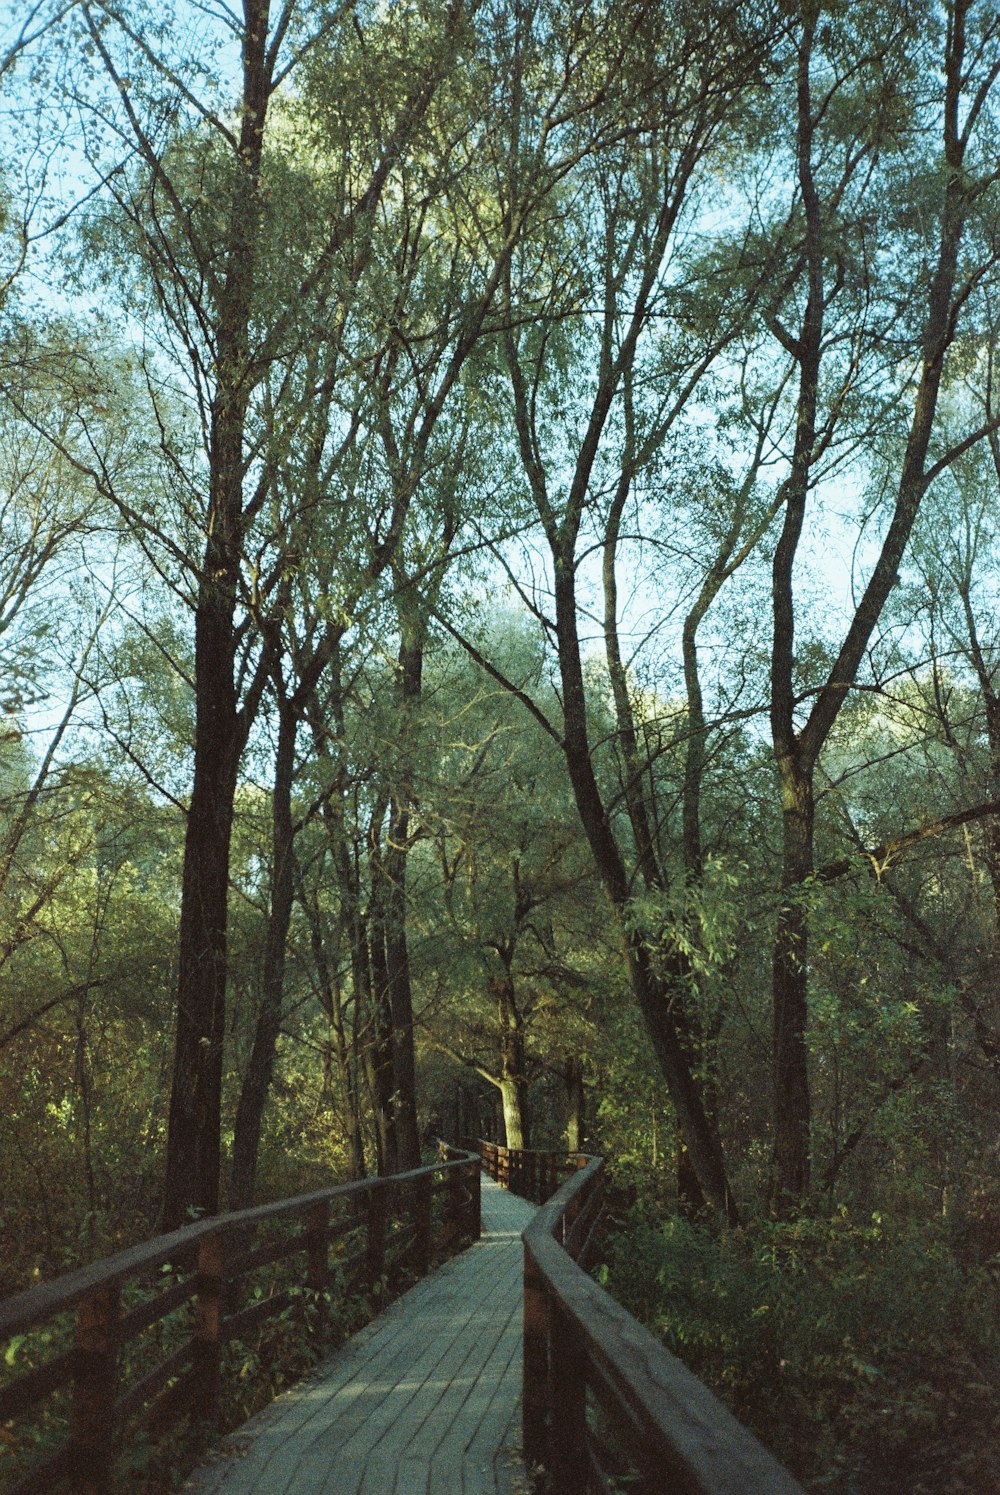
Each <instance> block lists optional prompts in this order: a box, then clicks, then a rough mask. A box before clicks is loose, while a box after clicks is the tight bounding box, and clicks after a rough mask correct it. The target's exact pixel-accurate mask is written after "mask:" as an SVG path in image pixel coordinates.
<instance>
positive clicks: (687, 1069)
mask: <svg viewBox="0 0 1000 1495" xmlns="http://www.w3.org/2000/svg"><path fill="white" fill-rule="evenodd" d="M555 595H556V632H557V638H558V644H559V666H560V675H561V679H562V686H563V723H564V728H565V735H564V752H565V756H566V765H567V768H568V771H569V778H570V783H571V785H572V789H573V795H574V798H575V800H576V805H577V810H578V812H579V815H580V821H581V824H582V826H583V829H584V833H585V835H586V837H587V841H588V843H589V845H590V849H591V853H592V854H593V857H594V861H595V864H596V866H597V871H598V875H599V876H600V878H601V881H602V883H603V886H604V890H605V893H606V895H607V898H608V902H609V904H610V906H611V911H612V916H613V918H614V921H615V924H616V926H617V929H618V933H619V938H620V940H621V945H622V952H623V954H624V956H625V961H626V968H627V971H628V977H629V984H630V986H631V989H632V992H633V995H634V996H635V999H636V1002H637V1004H638V1007H639V1011H640V1012H641V1013H642V1017H643V1021H644V1023H645V1025H646V1031H647V1033H648V1034H649V1038H650V1041H651V1043H652V1046H653V1052H654V1054H655V1056H656V1060H657V1063H658V1065H659V1067H660V1071H661V1073H662V1074H663V1077H664V1079H665V1081H666V1084H667V1089H668V1091H669V1093H670V1098H671V1100H672V1101H673V1104H674V1108H675V1110H676V1113H677V1123H678V1127H679V1129H680V1132H681V1136H682V1137H683V1139H684V1142H685V1144H686V1145H687V1148H688V1151H689V1153H690V1155H691V1162H692V1165H693V1167H694V1169H695V1171H696V1173H697V1175H698V1179H699V1182H700V1184H701V1187H702V1190H703V1192H704V1195H705V1198H706V1199H707V1200H708V1202H709V1204H710V1206H711V1208H712V1209H713V1210H715V1211H717V1212H718V1213H719V1214H720V1215H722V1216H723V1217H725V1218H727V1219H729V1220H730V1221H731V1222H732V1223H736V1222H737V1221H738V1218H739V1216H738V1211H737V1208H736V1202H735V1200H734V1199H733V1197H732V1194H731V1192H730V1188H729V1180H728V1178H727V1177H726V1170H725V1165H724V1162H723V1158H722V1150H721V1148H720V1146H719V1139H718V1136H717V1135H716V1132H715V1128H714V1127H713V1126H712V1123H711V1119H710V1118H709V1116H708V1113H707V1111H706V1109H705V1106H704V1104H703V1100H702V1096H701V1093H700V1089H699V1086H698V1083H697V1081H696V1080H695V1077H694V1075H693V1073H692V1070H691V1065H690V1063H689V1061H688V1057H687V1054H686V1053H685V1049H684V1043H683V1040H682V1037H681V1034H680V1033H679V1031H678V1028H677V1024H676V1022H675V1020H674V1015H673V1012H672V1010H671V1006H670V1003H669V1001H668V1000H667V997H666V995H665V993H664V991H663V989H662V987H661V985H660V983H659V982H658V981H657V979H656V975H655V973H654V971H653V970H652V967H651V965H650V960H649V953H648V951H647V950H646V948H645V945H644V943H643V940H642V937H641V935H640V934H638V933H637V932H636V931H635V930H634V929H633V928H632V927H631V925H630V920H629V917H628V915H629V904H630V899H631V889H630V887H629V881H628V876H627V874H626V871H625V866H624V862H623V861H622V856H621V852H620V850H619V848H618V845H617V843H616V842H615V839H614V835H613V833H612V831H611V827H610V825H609V822H608V817H607V813H606V811H605V807H604V804H603V802H602V799H601V795H600V790H599V789H598V786H597V780H596V779H595V777H594V769H593V764H592V762H591V758H590V746H589V741H588V734H587V708H586V694H585V690H584V682H583V667H582V661H581V657H580V646H579V639H578V636H577V619H576V588H575V580H574V573H573V559H572V555H571V554H567V553H565V552H557V554H556V566H555Z"/></svg>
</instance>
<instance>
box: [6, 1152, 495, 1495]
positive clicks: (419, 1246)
mask: <svg viewBox="0 0 1000 1495" xmlns="http://www.w3.org/2000/svg"><path fill="white" fill-rule="evenodd" d="M479 1180H480V1164H479V1158H478V1156H477V1155H476V1154H475V1153H471V1154H470V1153H468V1152H463V1151H461V1150H460V1149H454V1148H449V1147H446V1146H442V1147H441V1149H440V1158H439V1161H438V1162H437V1163H435V1164H433V1165H431V1166H429V1167H426V1168H418V1169H415V1170H414V1171H412V1172H409V1173H401V1174H394V1175H391V1176H389V1177H386V1178H375V1179H364V1180H361V1181H359V1182H357V1183H350V1184H342V1185H339V1186H337V1187H335V1188H330V1189H323V1190H320V1191H318V1192H316V1193H310V1194H302V1195H299V1196H298V1197H297V1198H294V1199H284V1200H281V1201H280V1202H278V1203H276V1204H266V1205H261V1206H259V1207H257V1208H254V1209H248V1210H241V1211H238V1212H233V1213H230V1214H224V1215H216V1216H212V1217H211V1218H209V1219H205V1220H201V1221H199V1222H198V1223H196V1224H193V1225H189V1226H186V1227H184V1228H183V1229H181V1230H177V1231H174V1232H172V1233H171V1234H169V1235H161V1236H157V1237H156V1238H155V1239H153V1240H149V1241H145V1242H143V1243H142V1244H141V1245H139V1246H135V1247H132V1248H131V1249H129V1250H126V1251H121V1252H119V1253H118V1254H117V1255H115V1256H112V1257H108V1258H107V1259H105V1260H104V1261H99V1262H95V1263H94V1264H93V1265H92V1266H88V1267H83V1268H81V1269H80V1270H78V1271H74V1272H68V1273H66V1274H65V1275H63V1276H61V1277H57V1278H55V1279H53V1280H52V1281H51V1282H46V1283H43V1284H41V1285H39V1286H38V1287H33V1288H30V1289H29V1290H28V1291H27V1292H23V1293H19V1294H17V1295H16V1296H14V1297H11V1298H8V1299H7V1300H6V1301H5V1302H2V1303H0V1435H2V1434H3V1433H4V1430H5V1427H6V1428H7V1429H8V1432H7V1436H6V1437H0V1492H2V1495H45V1492H48V1491H58V1490H65V1491H67V1492H69V1495H106V1492H108V1491H110V1490H111V1489H112V1488H124V1489H131V1488H134V1486H133V1485H132V1483H131V1480H130V1479H129V1477H128V1476H127V1475H125V1476H123V1478H124V1479H125V1481H126V1482H125V1484H124V1485H117V1486H116V1484H115V1468H116V1464H118V1463H121V1464H126V1463H129V1462H130V1461H131V1462H134V1460H135V1449H136V1446H137V1444H139V1443H140V1442H141V1441H142V1440H144V1439H148V1438H150V1437H151V1436H156V1437H162V1436H163V1435H164V1434H165V1433H166V1432H168V1431H169V1430H171V1429H176V1427H177V1425H178V1424H179V1423H180V1422H182V1421H183V1420H185V1419H187V1421H188V1423H189V1424H194V1423H197V1424H198V1426H199V1431H200V1433H201V1434H202V1438H201V1441H202V1443H204V1442H205V1441H207V1440H208V1439H210V1438H211V1436H212V1435H213V1434H214V1433H217V1432H218V1430H219V1426H220V1407H221V1405H222V1402H223V1393H224V1391H225V1387H224V1384H223V1382H224V1378H225V1359H226V1357H225V1356H224V1354H223V1351H224V1347H225V1346H226V1345H227V1344H228V1343H230V1342H233V1341H242V1340H245V1339H246V1338H247V1337H248V1336H249V1335H250V1334H251V1333H252V1332H253V1331H256V1330H257V1329H258V1328H259V1327H260V1326H261V1325H262V1324H264V1323H265V1322H266V1321H267V1320H270V1319H273V1318H274V1317H275V1316H276V1315H278V1314H282V1313H286V1311H289V1310H290V1311H291V1312H292V1313H293V1314H296V1313H299V1314H301V1317H302V1327H303V1332H304V1333H306V1332H307V1333H308V1334H310V1335H311V1336H312V1337H313V1338H315V1339H318V1340H319V1341H320V1342H322V1339H323V1333H324V1320H325V1319H326V1318H327V1317H328V1316H329V1315H331V1314H335V1313H336V1312H337V1311H338V1305H340V1304H342V1303H343V1302H344V1301H345V1300H346V1299H348V1298H350V1297H351V1296H352V1295H359V1294H360V1295H363V1296H364V1298H365V1299H366V1300H367V1305H368V1307H369V1309H370V1311H372V1312H373V1311H375V1310H377V1309H378V1308H380V1307H381V1306H383V1304H384V1303H385V1302H387V1301H388V1300H389V1299H390V1298H391V1297H393V1296H395V1295H396V1294H397V1293H399V1292H401V1291H402V1290H403V1289H404V1288H405V1287H407V1286H408V1285H409V1284H410V1283H411V1282H412V1281H414V1280H416V1279H417V1278H418V1277H421V1276H423V1275H425V1274H426V1273H427V1272H428V1271H429V1270H430V1268H431V1265H432V1264H433V1263H435V1262H436V1261H437V1260H439V1259H440V1258H441V1257H442V1256H444V1255H447V1254H451V1253H453V1252H454V1251H456V1250H459V1249H461V1248H462V1247H464V1246H466V1245H468V1244H470V1243H471V1242H472V1241H474V1240H478V1238H479V1233H480V1211H479V1195H480V1190H479ZM262 1269H263V1270H266V1271H267V1272H268V1273H269V1280H268V1281H267V1282H265V1283H264V1284H263V1285H261V1283H260V1282H259V1281H258V1282H257V1283H256V1284H253V1285H252V1286H250V1287H249V1288H248V1287H247V1284H248V1283H252V1279H253V1276H254V1275H255V1274H256V1275H257V1276H258V1277H259V1274H260V1272H261V1270H262ZM306 1320H308V1326H307V1325H306ZM5 1344H6V1346H7V1355H6V1357H5V1356H4V1353H3V1346H4V1345H5ZM25 1350H30V1351H31V1352H32V1358H35V1359H36V1360H37V1361H38V1363H36V1364H34V1365H32V1366H31V1367H30V1368H27V1369H24V1370H18V1368H17V1364H18V1360H19V1359H22V1358H24V1352H25ZM43 1351H47V1352H48V1353H44V1354H43V1353H42V1352H43ZM5 1366H6V1367H7V1369H5ZM53 1400H56V1401H61V1402H62V1404H63V1405H62V1407H61V1408H57V1409H56V1410H55V1411H54V1412H53V1411H52V1409H51V1404H52V1401H53ZM32 1416H34V1417H35V1418H36V1419H37V1418H38V1417H41V1418H42V1419H43V1420H44V1419H45V1418H46V1416H47V1417H48V1418H49V1422H50V1424H51V1426H49V1428H48V1430H47V1435H46V1437H47V1441H48V1443H49V1444H54V1445H55V1446H54V1447H49V1448H48V1449H47V1450H46V1451H45V1452H44V1453H42V1454H41V1455H38V1454H37V1453H36V1452H35V1445H34V1444H33V1442H32V1440H31V1438H25V1439H24V1440H23V1443H24V1447H23V1450H22V1451H20V1453H19V1441H20V1440H19V1438H18V1435H17V1431H16V1430H17V1429H18V1428H19V1427H20V1426H21V1425H22V1423H23V1422H24V1420H25V1419H30V1418H31V1417H32ZM61 1423H62V1424H64V1426H60V1424H61ZM25 1465H27V1466H28V1467H26V1468H25V1467H24V1466H25ZM18 1466H20V1467H18Z"/></svg>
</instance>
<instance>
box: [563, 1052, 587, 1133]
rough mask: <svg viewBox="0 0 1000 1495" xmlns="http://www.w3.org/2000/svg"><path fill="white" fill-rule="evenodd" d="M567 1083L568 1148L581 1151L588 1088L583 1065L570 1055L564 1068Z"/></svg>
mask: <svg viewBox="0 0 1000 1495" xmlns="http://www.w3.org/2000/svg"><path fill="white" fill-rule="evenodd" d="M563 1076H564V1079H565V1083H566V1133H565V1136H566V1150H567V1152H579V1151H580V1150H581V1149H582V1147H583V1136H584V1119H585V1115H586V1090H585V1087H584V1079H583V1065H582V1064H581V1063H580V1060H579V1059H576V1058H574V1057H573V1056H572V1055H570V1056H569V1057H568V1058H567V1060H566V1064H565V1067H564V1069H563Z"/></svg>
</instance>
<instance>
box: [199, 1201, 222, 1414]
mask: <svg viewBox="0 0 1000 1495" xmlns="http://www.w3.org/2000/svg"><path fill="white" fill-rule="evenodd" d="M225 1249H226V1248H225V1232H224V1231H222V1230H216V1231H214V1232H213V1233H212V1234H211V1235H207V1236H205V1238H204V1239H203V1240H202V1241H201V1243H200V1245H199V1247H198V1291H197V1294H196V1295H195V1308H194V1338H193V1345H192V1350H193V1354H192V1381H193V1388H194V1396H193V1403H192V1405H193V1407H194V1411H195V1416H196V1417H198V1418H203V1419H204V1420H205V1421H206V1422H212V1423H216V1424H217V1423H218V1421H219V1385H220V1372H221V1349H222V1295H223V1291H224V1278H225Z"/></svg>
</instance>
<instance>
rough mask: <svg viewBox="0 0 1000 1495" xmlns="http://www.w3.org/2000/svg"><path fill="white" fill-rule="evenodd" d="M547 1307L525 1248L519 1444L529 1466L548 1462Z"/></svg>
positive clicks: (541, 1283) (538, 1275)
mask: <svg viewBox="0 0 1000 1495" xmlns="http://www.w3.org/2000/svg"><path fill="white" fill-rule="evenodd" d="M551 1327H552V1325H551V1304H550V1302H549V1295H548V1293H547V1292H546V1291H545V1283H544V1280H543V1278H542V1274H541V1273H540V1272H539V1270H538V1267H537V1266H536V1264H535V1259H534V1257H533V1256H532V1254H531V1251H530V1249H529V1247H527V1246H525V1248H524V1361H523V1381H522V1387H521V1442H522V1446H523V1450H524V1461H525V1463H526V1464H527V1465H528V1466H529V1468H530V1467H531V1466H532V1465H547V1463H548V1457H547V1455H548V1448H547V1443H548V1437H547V1425H548V1413H549V1341H550V1338H551Z"/></svg>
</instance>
